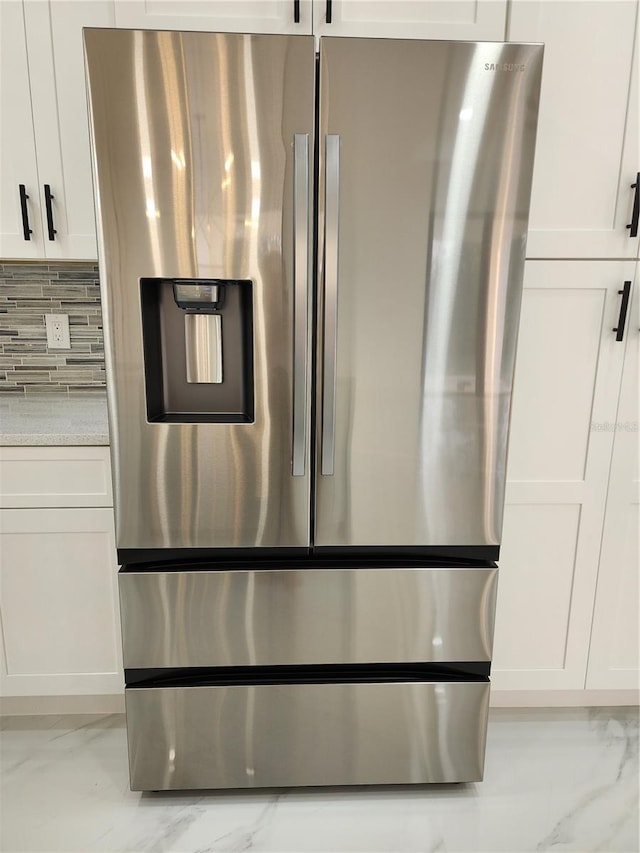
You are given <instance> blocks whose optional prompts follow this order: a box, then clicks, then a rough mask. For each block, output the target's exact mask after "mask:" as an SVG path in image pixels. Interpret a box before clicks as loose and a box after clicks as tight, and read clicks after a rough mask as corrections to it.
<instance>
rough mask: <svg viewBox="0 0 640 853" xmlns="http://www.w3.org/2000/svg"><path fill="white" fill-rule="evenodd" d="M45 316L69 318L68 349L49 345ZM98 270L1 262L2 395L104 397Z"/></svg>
mask: <svg viewBox="0 0 640 853" xmlns="http://www.w3.org/2000/svg"><path fill="white" fill-rule="evenodd" d="M45 314H68V315H69V331H70V338H71V349H69V350H58V349H52V350H50V349H49V348H48V347H47V332H46V328H45V319H44V315H45ZM104 385H105V376H104V341H103V336H102V314H101V311H100V287H99V279H98V266H97V264H92V263H83V264H79V263H73V264H70V263H40V264H26V263H0V393H7V392H11V393H13V394H17V395H24V396H27V397H29V396H32V395H35V394H38V393H40V394H42V393H49V394H50V393H52V392H56V393H60V394H71V393H73V394H78V393H88V394H91V393H96V392H98V393H104Z"/></svg>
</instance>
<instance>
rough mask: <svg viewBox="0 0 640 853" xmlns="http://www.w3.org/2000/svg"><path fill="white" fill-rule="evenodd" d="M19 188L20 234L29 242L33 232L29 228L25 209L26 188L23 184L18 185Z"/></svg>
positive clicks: (27, 213) (27, 212) (27, 214)
mask: <svg viewBox="0 0 640 853" xmlns="http://www.w3.org/2000/svg"><path fill="white" fill-rule="evenodd" d="M19 187H20V210H21V211H22V233H23V234H24V239H25V240H30V239H31V235H32V234H33V231H32V230H31V228H29V211H28V209H27V199H28V198H29V196H28V195H27V188H26V187H25V185H24V184H19Z"/></svg>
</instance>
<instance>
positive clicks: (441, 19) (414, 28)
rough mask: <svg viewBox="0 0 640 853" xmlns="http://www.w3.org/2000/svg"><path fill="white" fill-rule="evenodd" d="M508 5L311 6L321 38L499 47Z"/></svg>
mask: <svg viewBox="0 0 640 853" xmlns="http://www.w3.org/2000/svg"><path fill="white" fill-rule="evenodd" d="M506 18H507V2H506V0H456V2H452V0H429V2H425V0H422V2H420V0H409V2H407V0H400V1H399V0H314V2H313V31H314V33H316V35H320V36H357V37H369V36H371V37H378V38H414V39H415V38H423V39H458V40H463V41H483V40H484V41H502V40H503V39H504V37H505V24H506Z"/></svg>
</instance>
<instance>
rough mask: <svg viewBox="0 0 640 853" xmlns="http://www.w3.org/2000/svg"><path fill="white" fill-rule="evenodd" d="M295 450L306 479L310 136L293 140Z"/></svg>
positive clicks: (295, 467)
mask: <svg viewBox="0 0 640 853" xmlns="http://www.w3.org/2000/svg"><path fill="white" fill-rule="evenodd" d="M293 183H294V188H293V245H294V249H293V252H294V282H295V284H294V309H293V312H294V320H293V325H294V328H293V447H292V463H291V473H292V474H293V476H294V477H304V474H305V456H306V433H307V372H308V371H307V316H308V298H309V283H308V280H309V134H307V133H296V134H294V137H293Z"/></svg>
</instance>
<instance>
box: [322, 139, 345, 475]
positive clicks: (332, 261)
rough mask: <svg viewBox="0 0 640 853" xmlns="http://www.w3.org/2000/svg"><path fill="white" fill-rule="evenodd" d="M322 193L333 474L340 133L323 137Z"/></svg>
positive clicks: (325, 465)
mask: <svg viewBox="0 0 640 853" xmlns="http://www.w3.org/2000/svg"><path fill="white" fill-rule="evenodd" d="M325 164H326V165H325V196H324V349H323V354H324V364H323V372H322V460H321V466H320V473H321V474H323V475H324V476H330V475H332V474H333V466H334V456H335V432H336V357H337V346H338V228H339V212H340V137H339V136H338V135H337V134H327V136H326V138H325Z"/></svg>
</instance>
